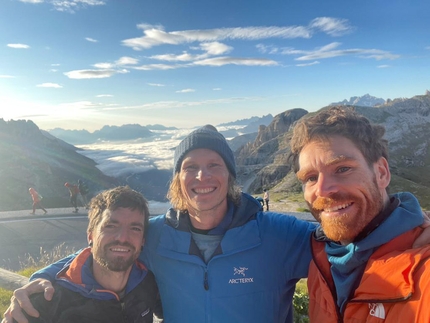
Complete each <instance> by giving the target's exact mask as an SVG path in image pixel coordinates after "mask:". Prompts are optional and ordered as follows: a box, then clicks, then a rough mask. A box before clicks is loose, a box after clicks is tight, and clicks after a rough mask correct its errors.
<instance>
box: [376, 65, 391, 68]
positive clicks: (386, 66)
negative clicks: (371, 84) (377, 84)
mask: <svg viewBox="0 0 430 323" xmlns="http://www.w3.org/2000/svg"><path fill="white" fill-rule="evenodd" d="M377 67H378V68H388V67H391V66H390V65H379V66H377Z"/></svg>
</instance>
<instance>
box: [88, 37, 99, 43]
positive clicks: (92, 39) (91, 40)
mask: <svg viewBox="0 0 430 323" xmlns="http://www.w3.org/2000/svg"><path fill="white" fill-rule="evenodd" d="M85 40H87V41H89V42H90V43H98V42H99V41H98V40H96V39H94V38H91V37H85Z"/></svg>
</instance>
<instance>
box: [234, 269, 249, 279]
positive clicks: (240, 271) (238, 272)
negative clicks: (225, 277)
mask: <svg viewBox="0 0 430 323" xmlns="http://www.w3.org/2000/svg"><path fill="white" fill-rule="evenodd" d="M233 270H234V274H235V275H242V276H243V277H245V270H248V268H245V267H239V269H238V268H236V267H234V268H233Z"/></svg>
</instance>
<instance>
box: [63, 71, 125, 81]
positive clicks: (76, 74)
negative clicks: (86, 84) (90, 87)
mask: <svg viewBox="0 0 430 323" xmlns="http://www.w3.org/2000/svg"><path fill="white" fill-rule="evenodd" d="M125 73H128V71H127V70H114V69H100V70H75V71H70V72H66V73H64V75H66V76H67V77H68V78H71V79H78V80H81V79H101V78H108V77H111V76H113V75H115V74H125Z"/></svg>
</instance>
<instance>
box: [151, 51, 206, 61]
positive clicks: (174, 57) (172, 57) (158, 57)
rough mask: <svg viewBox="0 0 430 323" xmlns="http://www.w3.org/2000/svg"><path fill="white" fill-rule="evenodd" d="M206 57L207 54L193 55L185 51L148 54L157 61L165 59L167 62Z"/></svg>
mask: <svg viewBox="0 0 430 323" xmlns="http://www.w3.org/2000/svg"><path fill="white" fill-rule="evenodd" d="M207 57H208V55H207V54H200V55H193V54H189V53H187V52H183V53H182V54H179V55H175V54H161V55H153V56H150V57H149V58H151V59H156V60H159V61H167V62H190V61H195V60H198V59H204V58H207Z"/></svg>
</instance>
